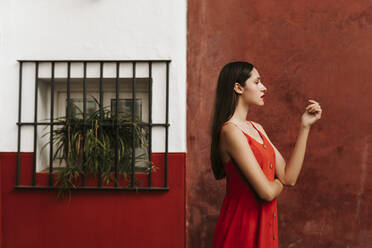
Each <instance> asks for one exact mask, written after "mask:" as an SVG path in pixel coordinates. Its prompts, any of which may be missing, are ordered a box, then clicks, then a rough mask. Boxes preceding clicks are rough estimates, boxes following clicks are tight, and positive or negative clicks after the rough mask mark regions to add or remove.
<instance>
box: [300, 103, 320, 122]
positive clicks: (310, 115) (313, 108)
mask: <svg viewBox="0 0 372 248" xmlns="http://www.w3.org/2000/svg"><path fill="white" fill-rule="evenodd" d="M309 102H312V103H311V104H309V105H308V106H307V107H306V111H305V113H303V115H302V117H301V124H302V126H303V127H310V126H311V125H313V124H314V123H315V122H316V121H317V120H319V119H320V117H321V116H322V109H321V107H320V105H319V103H318V102H316V101H314V100H309Z"/></svg>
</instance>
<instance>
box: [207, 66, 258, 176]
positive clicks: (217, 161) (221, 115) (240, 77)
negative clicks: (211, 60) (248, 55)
mask: <svg viewBox="0 0 372 248" xmlns="http://www.w3.org/2000/svg"><path fill="white" fill-rule="evenodd" d="M253 67H254V66H253V64H251V63H248V62H242V61H235V62H230V63H228V64H226V65H224V67H223V68H222V70H221V72H220V74H219V76H218V81H217V89H216V96H215V97H216V98H215V101H214V113H213V122H212V123H211V127H210V128H211V133H212V143H211V154H210V159H211V163H212V164H211V165H212V171H213V174H214V177H215V178H216V180H220V179H223V178H224V177H225V176H226V173H225V169H224V167H223V162H222V160H221V157H220V153H219V148H218V147H219V140H220V129H221V127H222V125H223V124H224V123H225V122H226V121H227V120H229V119H230V118H231V117H232V115H233V114H234V112H235V108H236V105H237V103H238V94H237V93H236V92H235V90H234V85H235V82H237V83H239V84H240V85H242V86H243V87H244V86H245V81H246V80H247V79H248V78H250V77H251V71H252V69H253Z"/></svg>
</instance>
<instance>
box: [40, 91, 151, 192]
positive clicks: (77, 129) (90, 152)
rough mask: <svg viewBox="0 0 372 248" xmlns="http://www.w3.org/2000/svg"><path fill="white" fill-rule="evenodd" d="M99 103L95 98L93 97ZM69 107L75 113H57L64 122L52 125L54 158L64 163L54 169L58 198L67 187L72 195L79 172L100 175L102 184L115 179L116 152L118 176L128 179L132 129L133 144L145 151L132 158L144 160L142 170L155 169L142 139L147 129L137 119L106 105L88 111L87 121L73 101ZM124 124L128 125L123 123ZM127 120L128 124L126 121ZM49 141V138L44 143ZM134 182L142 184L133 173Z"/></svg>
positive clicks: (130, 171)
mask: <svg viewBox="0 0 372 248" xmlns="http://www.w3.org/2000/svg"><path fill="white" fill-rule="evenodd" d="M93 99H94V101H95V103H96V104H97V105H98V101H97V99H95V98H93ZM70 107H71V108H72V109H71V110H72V111H74V112H75V113H77V114H75V115H72V116H70V117H69V118H68V117H67V116H64V117H60V118H57V119H56V122H61V123H62V124H63V125H61V126H59V127H58V128H56V129H54V130H53V132H52V133H50V132H49V133H46V134H45V135H47V134H49V135H53V145H54V149H55V150H54V153H53V160H59V163H60V164H61V163H62V161H64V162H65V165H66V166H64V167H59V168H60V169H59V170H58V171H57V172H56V173H57V177H56V179H57V180H56V182H55V185H56V186H58V187H59V188H60V190H59V193H58V196H57V197H58V198H61V197H63V195H64V193H65V191H66V190H68V191H69V193H70V195H71V188H75V187H76V185H75V184H76V183H77V179H78V178H79V176H80V175H87V174H92V175H94V176H98V175H101V179H102V181H103V183H104V184H106V185H107V184H109V183H110V182H113V181H115V177H114V175H113V172H114V171H115V158H116V156H117V161H118V164H117V169H118V173H119V176H118V179H119V178H120V176H122V177H123V179H127V178H129V182H128V183H131V182H130V180H131V173H132V152H133V147H132V142H133V137H132V136H133V131H134V136H135V139H134V148H137V149H141V150H142V151H144V153H145V156H144V158H143V154H142V156H135V161H139V160H141V161H140V162H141V163H145V164H146V165H147V166H146V168H145V172H149V171H150V170H155V169H156V167H154V166H152V162H151V161H150V160H149V159H148V152H147V144H146V142H145V137H146V132H145V130H144V129H143V127H141V126H139V125H138V124H137V123H138V119H135V121H134V122H133V121H131V118H126V117H122V116H118V117H116V116H115V115H114V114H113V113H111V112H110V111H109V110H108V109H107V108H108V107H105V108H103V109H102V111H100V110H97V111H95V112H93V113H92V114H89V115H87V117H86V121H85V122H84V120H83V119H82V118H80V117H81V116H82V115H83V113H82V111H81V110H80V109H79V108H78V107H77V106H76V105H74V104H73V103H70ZM123 124H127V125H123ZM128 124H129V125H128ZM116 134H118V135H117V136H116ZM48 144H50V142H48V143H47V144H45V145H48ZM134 184H135V185H136V186H137V185H141V182H140V181H139V180H137V178H136V177H135V176H134Z"/></svg>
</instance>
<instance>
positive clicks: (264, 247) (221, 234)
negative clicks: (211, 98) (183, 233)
mask: <svg viewBox="0 0 372 248" xmlns="http://www.w3.org/2000/svg"><path fill="white" fill-rule="evenodd" d="M226 123H228V122H225V123H224V124H223V125H225V124H226ZM231 123H233V122H231ZM250 123H251V124H252V126H253V127H254V128H255V129H256V130H257V131H258V133H259V134H260V136H261V138H262V140H263V143H260V142H258V141H257V140H255V139H253V138H252V137H250V136H249V135H248V134H247V133H245V132H244V131H243V130H241V129H240V130H241V131H242V132H243V133H244V135H245V136H246V137H247V141H248V143H249V145H250V147H251V149H252V151H253V153H254V155H255V157H256V159H257V162H258V163H259V165H260V167H261V168H262V170H263V172H264V174H265V175H266V177H267V178H268V179H269V180H270V181H274V179H275V151H274V148H273V147H272V146H271V144H270V142H269V141H268V140H267V139H266V137H265V135H264V134H262V133H261V132H260V131H259V130H258V129H257V128H256V127H255V126H254V125H253V123H252V122H250ZM233 124H235V123H233ZM235 125H236V124H235ZM224 168H225V172H226V195H225V198H224V200H223V203H222V206H221V211H220V215H219V217H218V220H217V224H216V227H215V230H214V234H213V248H278V214H277V198H275V199H274V200H272V201H270V202H268V201H265V200H263V199H261V198H260V197H259V196H258V194H257V193H256V192H255V190H254V188H253V187H252V186H251V185H250V184H249V182H248V180H247V179H246V178H245V176H244V174H243V173H242V172H241V170H240V168H239V167H238V165H237V164H236V163H235V161H234V160H229V161H228V162H225V163H224Z"/></svg>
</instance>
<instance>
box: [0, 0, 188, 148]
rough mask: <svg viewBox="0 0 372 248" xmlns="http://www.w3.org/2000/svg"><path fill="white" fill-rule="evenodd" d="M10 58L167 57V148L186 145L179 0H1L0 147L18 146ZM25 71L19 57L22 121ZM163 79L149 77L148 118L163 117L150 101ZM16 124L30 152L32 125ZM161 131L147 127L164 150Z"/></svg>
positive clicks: (28, 109) (28, 105) (28, 94)
mask: <svg viewBox="0 0 372 248" xmlns="http://www.w3.org/2000/svg"><path fill="white" fill-rule="evenodd" d="M17 59H55V60H58V59H66V60H68V59H71V60H74V59H82V60H89V59H112V60H124V59H129V60H130V59H144V60H147V59H171V60H172V62H171V63H170V78H169V82H170V88H169V122H170V128H169V148H168V149H169V150H168V151H169V152H186V0H157V1H149V0H147V1H146V0H136V1H129V0H121V1H118V0H65V1H57V0H50V1H45V0H33V1H27V0H23V1H22V0H19V1H12V0H2V1H0V75H1V77H0V84H1V92H0V94H1V95H0V99H1V117H2V122H1V128H0V152H14V151H16V150H17V125H16V122H17V119H18V116H17V115H18V62H17ZM56 69H57V68H56ZM139 71H140V70H139ZM153 72H154V73H156V69H155V71H153ZM28 75H33V67H32V66H30V65H26V64H25V68H24V75H23V99H22V100H23V105H24V108H23V110H22V113H23V116H22V121H28V120H30V119H31V120H30V121H33V116H32V112H33V107H34V78H29V77H28ZM159 78H161V76H160V77H159ZM164 87H165V84H164V83H163V82H160V81H159V84H158V87H157V85H156V82H155V79H154V92H153V94H154V95H153V110H154V111H153V121H154V122H159V121H164V120H165V119H164V117H165V114H164V113H162V111H164V110H165V107H164V108H162V107H161V108H156V107H155V106H163V105H164V104H163V102H164V98H163V97H161V95H162V94H164V92H165V88H164ZM39 104H40V102H39ZM164 106H165V105H164ZM22 130H23V131H22V148H21V150H22V151H23V152H31V151H32V150H33V149H32V139H33V131H32V128H31V127H26V128H24V129H22ZM159 130H160V129H159ZM164 133H165V132H164V131H163V130H161V131H159V132H158V133H157V132H154V134H153V135H154V136H153V143H152V145H153V152H164V139H165V138H164Z"/></svg>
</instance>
